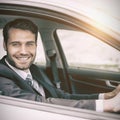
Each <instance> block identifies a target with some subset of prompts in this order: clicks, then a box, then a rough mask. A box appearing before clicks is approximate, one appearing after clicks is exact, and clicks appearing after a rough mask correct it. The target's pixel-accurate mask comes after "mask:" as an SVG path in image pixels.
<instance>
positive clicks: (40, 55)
mask: <svg viewBox="0 0 120 120" xmlns="http://www.w3.org/2000/svg"><path fill="white" fill-rule="evenodd" d="M5 54H6V51H5V50H4V49H3V35H2V29H0V59H1V58H2V57H3V56H4V55H5ZM35 64H39V65H45V64H46V59H45V53H44V49H43V44H42V40H41V36H40V34H38V40H37V54H36V59H35Z"/></svg>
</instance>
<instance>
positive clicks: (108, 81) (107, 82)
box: [105, 80, 120, 88]
mask: <svg viewBox="0 0 120 120" xmlns="http://www.w3.org/2000/svg"><path fill="white" fill-rule="evenodd" d="M105 83H106V85H107V86H108V87H113V88H116V87H117V85H113V84H112V83H111V82H110V80H107V81H105ZM115 83H117V84H120V83H119V82H115Z"/></svg>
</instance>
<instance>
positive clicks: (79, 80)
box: [68, 69, 120, 93]
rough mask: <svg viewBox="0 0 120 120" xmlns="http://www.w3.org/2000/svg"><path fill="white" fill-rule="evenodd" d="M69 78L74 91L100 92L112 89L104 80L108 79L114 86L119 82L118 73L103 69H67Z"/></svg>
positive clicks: (119, 75) (119, 76)
mask: <svg viewBox="0 0 120 120" xmlns="http://www.w3.org/2000/svg"><path fill="white" fill-rule="evenodd" d="M68 72H69V78H70V81H71V83H72V91H73V92H74V93H102V92H108V91H111V90H112V89H114V87H113V86H112V87H111V86H108V85H107V84H106V82H108V81H110V82H112V84H113V85H114V86H117V85H118V84H120V79H119V78H120V74H119V73H112V72H105V71H103V72H102V71H100V72H99V71H90V70H75V69H69V70H68Z"/></svg>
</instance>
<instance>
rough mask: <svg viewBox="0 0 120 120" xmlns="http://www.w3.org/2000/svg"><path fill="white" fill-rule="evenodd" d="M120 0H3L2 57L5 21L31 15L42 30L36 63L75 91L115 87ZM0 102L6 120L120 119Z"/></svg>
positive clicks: (119, 77)
mask: <svg viewBox="0 0 120 120" xmlns="http://www.w3.org/2000/svg"><path fill="white" fill-rule="evenodd" d="M119 4H120V1H119V0H111V1H109V0H95V1H94V2H93V0H86V1H85V0H76V1H74V0H60V1H56V0H44V1H42V0H19V1H17V0H0V38H1V39H0V58H2V57H3V56H4V55H5V54H6V53H5V51H4V49H3V46H2V45H3V43H2V42H3V37H2V29H3V27H4V25H5V24H6V23H7V22H9V21H11V20H13V19H15V18H27V19H30V20H32V21H33V22H35V24H36V25H37V26H38V28H39V31H40V32H39V35H38V48H37V58H36V59H35V64H36V65H37V66H38V67H39V68H40V69H42V70H43V71H45V73H46V74H47V76H48V77H49V79H50V80H51V82H52V83H53V84H55V85H56V87H58V88H61V89H63V90H64V91H66V92H69V93H77V94H79V93H80V94H85V93H86V94H92V93H104V92H109V91H112V90H113V89H114V88H115V87H116V86H117V85H119V84H120V15H119V13H118V11H119V9H120V8H119ZM54 73H55V74H54ZM0 106H1V107H0V111H1V112H0V116H2V119H4V120H8V119H9V120H10V119H12V120H13V119H15V120H16V119H19V118H23V119H27V118H29V119H33V118H35V119H36V120H37V119H40V118H41V117H42V118H43V119H45V120H47V119H48V120H51V119H52V120H53V119H56V118H57V119H58V120H59V119H64V118H65V119H66V120H67V119H69V120H70V119H73V118H74V119H75V120H78V119H81V120H82V119H83V120H88V119H98V118H100V119H102V120H108V119H109V120H114V119H115V120H118V119H120V116H119V114H115V113H104V112H103V113H99V112H95V111H90V110H83V109H77V108H69V107H65V106H59V105H49V104H46V103H37V102H34V101H29V100H20V99H16V98H10V97H7V96H2V95H1V96H0ZM7 111H8V112H7ZM23 111H24V112H23ZM25 113H27V114H29V115H30V116H29V117H26V114H25ZM22 114H23V115H22ZM46 114H47V115H46ZM10 117H11V118H10Z"/></svg>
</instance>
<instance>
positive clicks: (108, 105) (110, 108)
mask: <svg viewBox="0 0 120 120" xmlns="http://www.w3.org/2000/svg"><path fill="white" fill-rule="evenodd" d="M103 103H104V104H103V106H104V111H105V112H120V92H119V93H118V94H117V95H116V96H115V97H113V98H111V99H107V100H104V102H103Z"/></svg>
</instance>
